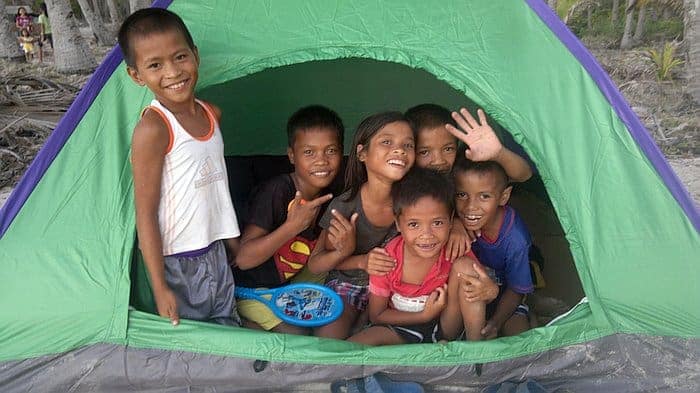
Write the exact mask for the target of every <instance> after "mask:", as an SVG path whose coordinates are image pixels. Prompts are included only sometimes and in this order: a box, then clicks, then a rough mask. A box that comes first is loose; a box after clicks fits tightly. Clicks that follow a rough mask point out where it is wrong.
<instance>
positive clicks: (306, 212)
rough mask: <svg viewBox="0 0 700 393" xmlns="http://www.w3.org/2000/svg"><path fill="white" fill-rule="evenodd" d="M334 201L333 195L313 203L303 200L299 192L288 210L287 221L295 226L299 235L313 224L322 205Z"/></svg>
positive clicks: (315, 200) (323, 196) (322, 197)
mask: <svg viewBox="0 0 700 393" xmlns="http://www.w3.org/2000/svg"><path fill="white" fill-rule="evenodd" d="M331 199H333V194H326V195H322V196H320V197H318V198H316V199H313V200H311V201H305V200H303V199H302V198H301V192H299V191H297V193H296V195H295V196H294V199H292V201H291V202H290V203H289V205H288V208H287V221H288V222H289V223H290V224H292V225H293V226H294V229H295V230H296V232H297V233H299V232H301V231H303V230H304V229H306V228H308V227H309V226H311V224H313V222H314V220H315V219H316V216H317V215H318V212H319V210H320V209H321V205H323V204H324V203H326V202H328V201H330V200H331Z"/></svg>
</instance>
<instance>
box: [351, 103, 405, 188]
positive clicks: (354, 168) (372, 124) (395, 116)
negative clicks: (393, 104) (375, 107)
mask: <svg viewBox="0 0 700 393" xmlns="http://www.w3.org/2000/svg"><path fill="white" fill-rule="evenodd" d="M396 121H403V122H406V123H407V124H410V123H409V122H408V120H407V119H406V117H405V116H404V115H403V113H401V112H394V111H392V112H382V113H377V114H376V115H372V116H369V117H367V118H365V119H364V120H362V122H361V123H360V125H359V126H357V131H355V136H354V137H353V141H352V149H351V150H350V154H349V156H348V164H347V167H346V168H345V190H344V192H347V191H350V195H348V197H347V199H345V201H346V202H347V201H351V200H352V199H353V198H355V197H356V196H357V193H358V192H360V187H362V185H363V184H364V183H365V182H366V181H367V168H365V164H364V163H363V162H361V161H360V159H359V158H358V156H357V146H360V145H362V149H363V150H364V151H366V152H368V153H369V150H368V149H369V142H370V140H371V139H372V137H373V136H374V135H375V134H376V133H377V132H378V131H379V130H381V129H382V128H384V126H386V125H387V124H389V123H393V122H396Z"/></svg>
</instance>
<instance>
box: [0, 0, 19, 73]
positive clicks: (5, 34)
mask: <svg viewBox="0 0 700 393" xmlns="http://www.w3.org/2000/svg"><path fill="white" fill-rule="evenodd" d="M5 5H6V1H5V0H0V10H2V12H5ZM14 32H15V26H14V23H12V22H10V18H0V57H2V58H5V59H23V58H24V55H23V54H22V51H20V50H19V42H18V41H17V36H16V35H15V34H14Z"/></svg>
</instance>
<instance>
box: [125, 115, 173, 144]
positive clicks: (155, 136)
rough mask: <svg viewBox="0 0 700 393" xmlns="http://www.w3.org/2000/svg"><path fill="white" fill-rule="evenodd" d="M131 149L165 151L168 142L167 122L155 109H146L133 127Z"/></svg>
mask: <svg viewBox="0 0 700 393" xmlns="http://www.w3.org/2000/svg"><path fill="white" fill-rule="evenodd" d="M131 142H132V149H133V150H134V151H139V150H145V151H148V152H162V153H165V152H166V150H167V148H168V145H169V144H170V131H169V128H168V124H167V123H166V122H165V119H163V118H162V117H161V116H160V115H159V114H158V113H157V112H156V111H154V110H147V111H146V113H144V114H143V116H142V117H141V120H139V122H138V123H137V124H136V127H134V135H133V136H132V140H131Z"/></svg>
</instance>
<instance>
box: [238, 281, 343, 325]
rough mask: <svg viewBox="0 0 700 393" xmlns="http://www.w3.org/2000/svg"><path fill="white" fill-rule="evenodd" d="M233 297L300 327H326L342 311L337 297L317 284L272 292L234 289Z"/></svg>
mask: <svg viewBox="0 0 700 393" xmlns="http://www.w3.org/2000/svg"><path fill="white" fill-rule="evenodd" d="M235 295H236V297H238V298H241V299H254V300H257V301H259V302H262V303H264V304H265V305H266V306H267V307H269V308H270V309H271V310H272V312H274V313H275V315H276V316H277V317H278V318H280V319H281V320H283V321H285V322H287V323H289V324H292V325H296V326H302V327H315V326H323V325H327V324H329V323H331V322H333V321H335V320H336V319H338V317H339V316H340V314H342V312H343V301H342V299H341V298H340V296H338V294H337V293H335V292H334V291H333V290H332V289H330V288H327V287H324V286H321V285H317V284H308V283H299V284H290V285H285V286H283V287H279V288H273V289H262V288H258V289H256V288H245V287H236V290H235Z"/></svg>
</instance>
